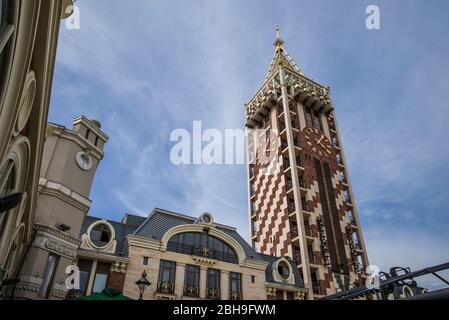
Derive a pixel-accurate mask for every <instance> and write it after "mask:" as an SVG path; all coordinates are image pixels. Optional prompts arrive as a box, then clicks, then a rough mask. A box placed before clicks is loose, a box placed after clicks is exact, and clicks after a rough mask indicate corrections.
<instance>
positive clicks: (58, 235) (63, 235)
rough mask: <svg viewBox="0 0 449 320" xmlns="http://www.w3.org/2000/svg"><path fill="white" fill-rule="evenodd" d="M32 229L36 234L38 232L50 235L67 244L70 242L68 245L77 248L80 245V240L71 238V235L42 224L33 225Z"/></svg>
mask: <svg viewBox="0 0 449 320" xmlns="http://www.w3.org/2000/svg"><path fill="white" fill-rule="evenodd" d="M34 229H35V230H36V231H38V232H39V231H40V232H44V233H47V234H50V235H52V236H54V237H56V238H59V239H62V240H65V241H67V242H70V243H72V244H74V245H75V246H77V247H78V246H79V245H80V244H81V240H80V239H78V238H75V237H73V236H71V235H69V234H67V233H65V232H63V231H61V230H58V229H55V228H52V227H50V226H47V225H43V224H40V223H35V224H34Z"/></svg>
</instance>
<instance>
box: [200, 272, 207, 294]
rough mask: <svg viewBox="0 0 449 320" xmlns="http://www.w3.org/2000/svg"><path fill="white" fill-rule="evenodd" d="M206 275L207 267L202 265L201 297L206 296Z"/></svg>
mask: <svg viewBox="0 0 449 320" xmlns="http://www.w3.org/2000/svg"><path fill="white" fill-rule="evenodd" d="M206 277H207V267H203V266H201V267H200V298H201V299H205V298H206Z"/></svg>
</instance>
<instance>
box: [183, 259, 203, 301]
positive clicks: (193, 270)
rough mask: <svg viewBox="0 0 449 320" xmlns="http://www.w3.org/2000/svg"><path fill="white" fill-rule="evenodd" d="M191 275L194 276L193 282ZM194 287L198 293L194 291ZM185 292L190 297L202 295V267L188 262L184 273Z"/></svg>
mask: <svg viewBox="0 0 449 320" xmlns="http://www.w3.org/2000/svg"><path fill="white" fill-rule="evenodd" d="M189 275H191V276H193V281H192V282H193V283H189V282H190V281H189V280H190V279H189ZM192 288H193V289H194V291H196V293H192ZM183 294H184V295H186V296H189V297H199V295H200V267H198V266H195V265H191V264H187V265H186V267H185V274H184V290H183Z"/></svg>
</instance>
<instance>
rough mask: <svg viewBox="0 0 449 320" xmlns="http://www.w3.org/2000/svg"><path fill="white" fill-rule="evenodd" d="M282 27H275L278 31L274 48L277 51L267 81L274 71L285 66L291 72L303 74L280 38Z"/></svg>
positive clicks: (266, 77)
mask: <svg viewBox="0 0 449 320" xmlns="http://www.w3.org/2000/svg"><path fill="white" fill-rule="evenodd" d="M280 29H281V28H280V26H279V25H278V24H277V25H276V26H275V30H276V40H275V41H274V46H275V47H276V51H275V52H274V55H273V58H272V59H271V64H270V66H269V68H268V73H267V75H266V76H265V80H266V79H268V78H269V77H270V75H271V74H272V73H273V71H274V70H275V69H276V67H278V66H284V67H287V68H290V69H291V70H293V71H295V72H298V73H302V71H301V69H300V68H299V67H298V65H297V64H296V62H295V61H294V60H293V58H292V57H291V56H290V55H289V54H288V52H287V51H285V49H284V40H282V39H281V38H280V35H279V33H280Z"/></svg>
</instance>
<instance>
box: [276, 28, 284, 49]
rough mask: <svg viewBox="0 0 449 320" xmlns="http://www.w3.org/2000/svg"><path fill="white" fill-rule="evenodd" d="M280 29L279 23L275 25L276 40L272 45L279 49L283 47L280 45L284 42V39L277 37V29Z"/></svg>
mask: <svg viewBox="0 0 449 320" xmlns="http://www.w3.org/2000/svg"><path fill="white" fill-rule="evenodd" d="M280 30H281V28H280V27H279V25H278V24H277V25H276V40H275V41H274V46H275V47H276V48H277V49H278V50H279V49H281V50H282V49H283V48H282V45H283V44H284V40H282V39H281V38H280V37H279V31H280Z"/></svg>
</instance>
